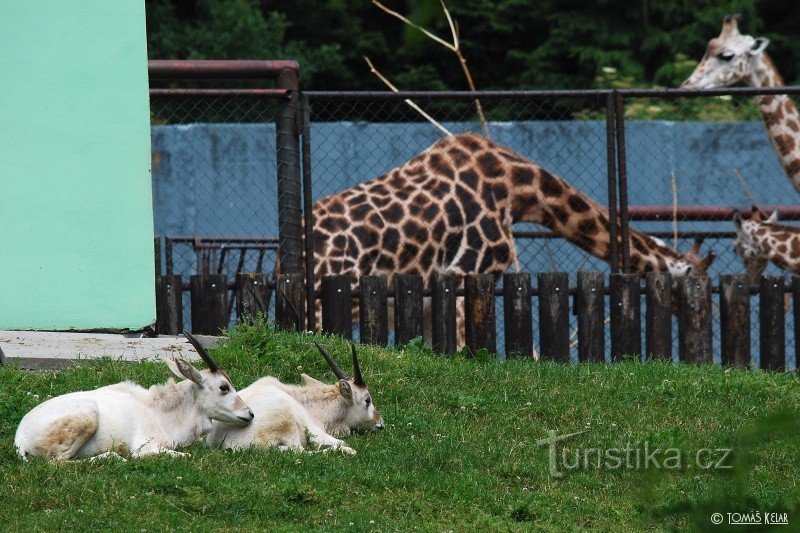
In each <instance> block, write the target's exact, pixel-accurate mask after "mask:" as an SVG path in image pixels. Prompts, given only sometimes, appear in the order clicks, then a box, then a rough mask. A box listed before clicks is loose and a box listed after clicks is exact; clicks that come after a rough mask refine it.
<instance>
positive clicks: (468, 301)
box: [464, 274, 497, 355]
mask: <svg viewBox="0 0 800 533" xmlns="http://www.w3.org/2000/svg"><path fill="white" fill-rule="evenodd" d="M464 306H465V315H466V324H465V330H466V331H465V333H466V335H465V337H466V342H467V347H468V348H469V351H470V353H471V354H472V355H475V352H477V351H478V350H480V349H481V348H485V349H486V350H488V351H489V353H496V352H497V343H496V340H495V316H494V276H492V275H491V274H469V275H468V276H466V277H465V278H464Z"/></svg>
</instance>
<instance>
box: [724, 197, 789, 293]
mask: <svg viewBox="0 0 800 533" xmlns="http://www.w3.org/2000/svg"><path fill="white" fill-rule="evenodd" d="M777 219H778V213H777V211H776V212H773V213H772V214H771V215H770V214H768V213H766V212H765V211H763V210H761V209H759V208H758V207H757V206H753V208H752V212H751V214H750V216H749V217H744V216H742V214H741V213H739V212H738V211H737V212H736V213H735V214H734V217H733V223H734V225H735V226H736V241H735V242H734V246H735V249H736V253H737V254H739V256H740V257H741V258H742V261H743V262H744V264H745V268H746V270H747V274H748V277H749V278H750V281H751V283H752V282H753V281H754V280H755V279H756V278H757V277H758V276H759V275H761V273H762V272H763V271H764V269H765V268H766V266H767V262H772V263H774V264H775V265H777V266H778V267H779V268H781V269H783V270H787V271H789V272H791V273H793V274H798V273H800V228H796V227H793V226H785V225H782V224H778V222H777Z"/></svg>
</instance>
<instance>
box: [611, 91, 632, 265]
mask: <svg viewBox="0 0 800 533" xmlns="http://www.w3.org/2000/svg"><path fill="white" fill-rule="evenodd" d="M614 115H615V121H614V122H615V126H616V134H617V177H618V179H617V184H618V185H619V222H620V232H621V237H622V250H621V251H622V271H623V272H625V273H629V272H630V269H631V265H630V262H631V249H630V239H629V236H628V162H627V159H626V157H625V108H624V102H623V101H622V95H621V94H620V93H619V92H618V91H614Z"/></svg>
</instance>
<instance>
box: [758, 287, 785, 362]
mask: <svg viewBox="0 0 800 533" xmlns="http://www.w3.org/2000/svg"><path fill="white" fill-rule="evenodd" d="M785 284H786V281H785V279H784V277H783V276H761V282H760V284H759V298H758V331H759V345H760V350H759V351H760V354H761V365H760V366H761V368H763V369H765V370H784V369H785V368H786V318H785V311H784V308H783V305H784V304H783V302H784V300H783V297H784V295H785V294H786V287H785Z"/></svg>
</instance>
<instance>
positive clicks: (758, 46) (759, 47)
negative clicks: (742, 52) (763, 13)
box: [747, 37, 769, 56]
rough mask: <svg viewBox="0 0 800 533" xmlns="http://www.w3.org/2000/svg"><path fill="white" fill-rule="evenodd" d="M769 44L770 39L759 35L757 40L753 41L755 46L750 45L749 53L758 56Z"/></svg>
mask: <svg viewBox="0 0 800 533" xmlns="http://www.w3.org/2000/svg"><path fill="white" fill-rule="evenodd" d="M767 46H769V39H767V38H766V37H759V38H757V39H756V42H755V43H753V46H751V47H750V50H748V51H747V53H748V54H750V55H751V56H757V55H758V54H760V53H761V52H763V51H764V49H765V48H766V47H767Z"/></svg>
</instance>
